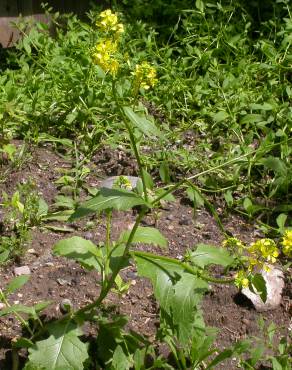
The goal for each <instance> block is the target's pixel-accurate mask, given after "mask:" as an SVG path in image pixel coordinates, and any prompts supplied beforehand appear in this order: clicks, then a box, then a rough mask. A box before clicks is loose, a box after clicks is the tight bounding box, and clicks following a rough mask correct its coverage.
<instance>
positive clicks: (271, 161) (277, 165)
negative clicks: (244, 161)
mask: <svg viewBox="0 0 292 370" xmlns="http://www.w3.org/2000/svg"><path fill="white" fill-rule="evenodd" d="M259 162H260V163H261V164H263V165H264V166H265V167H266V168H268V169H269V170H272V171H273V172H274V173H276V174H279V175H282V176H287V167H286V165H285V163H284V162H283V161H282V160H281V159H280V158H277V157H267V158H263V159H261V160H260V161H259Z"/></svg>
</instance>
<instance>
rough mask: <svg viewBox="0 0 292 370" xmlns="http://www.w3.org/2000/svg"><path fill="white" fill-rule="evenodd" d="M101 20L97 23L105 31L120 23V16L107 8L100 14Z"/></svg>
mask: <svg viewBox="0 0 292 370" xmlns="http://www.w3.org/2000/svg"><path fill="white" fill-rule="evenodd" d="M99 17H100V18H101V20H100V21H98V22H96V25H97V26H98V27H99V28H101V29H102V30H103V31H110V30H111V29H112V28H113V27H115V26H116V25H117V23H118V16H117V15H116V14H115V13H112V11H111V10H110V9H106V10H104V11H103V12H101V13H100V14H99Z"/></svg>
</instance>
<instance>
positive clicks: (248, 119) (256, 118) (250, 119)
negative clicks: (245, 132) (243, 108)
mask: <svg viewBox="0 0 292 370" xmlns="http://www.w3.org/2000/svg"><path fill="white" fill-rule="evenodd" d="M261 121H264V117H263V116H262V115H261V114H252V113H251V114H246V115H245V116H244V117H243V118H242V119H241V120H240V123H241V124H242V125H246V124H248V123H257V122H261Z"/></svg>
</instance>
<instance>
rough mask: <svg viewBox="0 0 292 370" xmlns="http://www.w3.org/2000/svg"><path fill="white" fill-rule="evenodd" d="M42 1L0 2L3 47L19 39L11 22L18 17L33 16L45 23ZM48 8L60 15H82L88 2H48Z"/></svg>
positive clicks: (59, 0)
mask: <svg viewBox="0 0 292 370" xmlns="http://www.w3.org/2000/svg"><path fill="white" fill-rule="evenodd" d="M42 2H43V0H0V43H1V44H2V46H3V47H5V48H6V47H9V46H12V45H13V43H15V41H16V40H18V38H19V37H20V35H19V32H18V31H17V29H15V27H13V25H12V24H11V22H17V19H18V17H19V15H22V16H25V17H27V16H33V17H35V18H37V19H38V20H41V21H47V18H46V17H45V16H44V14H43V10H42V7H41V3H42ZM47 3H48V4H49V6H51V7H53V9H54V10H55V11H60V12H62V13H65V12H67V13H70V12H73V13H76V14H80V15H82V14H84V13H85V12H86V11H87V10H88V9H89V8H90V0H49V1H47Z"/></svg>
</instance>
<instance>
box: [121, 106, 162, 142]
mask: <svg viewBox="0 0 292 370" xmlns="http://www.w3.org/2000/svg"><path fill="white" fill-rule="evenodd" d="M123 110H124V113H125V115H126V116H127V117H128V119H129V120H130V121H131V122H132V124H133V125H134V126H135V127H137V128H138V129H139V130H140V131H141V132H142V133H143V134H144V135H146V136H148V137H156V136H159V137H162V134H161V132H160V130H159V129H158V128H157V127H156V126H155V124H154V123H153V122H151V121H149V120H148V119H147V118H146V117H145V116H140V115H138V114H137V113H135V112H134V111H133V109H132V108H130V107H123Z"/></svg>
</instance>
